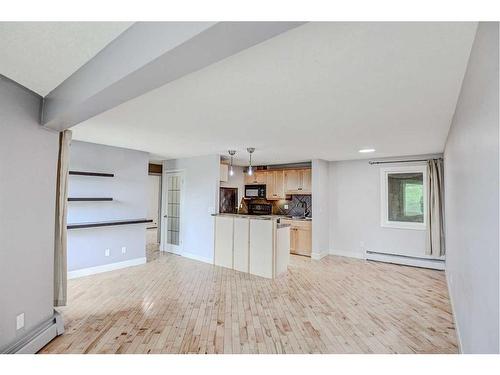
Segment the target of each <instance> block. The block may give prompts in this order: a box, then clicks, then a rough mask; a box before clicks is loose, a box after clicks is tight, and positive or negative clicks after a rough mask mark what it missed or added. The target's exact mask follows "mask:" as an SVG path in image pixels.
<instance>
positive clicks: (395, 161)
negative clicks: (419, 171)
mask: <svg viewBox="0 0 500 375" xmlns="http://www.w3.org/2000/svg"><path fill="white" fill-rule="evenodd" d="M429 160H443V158H430V159H413V160H386V161H373V160H370V161H369V162H368V164H370V165H375V164H392V163H414V162H418V161H429Z"/></svg>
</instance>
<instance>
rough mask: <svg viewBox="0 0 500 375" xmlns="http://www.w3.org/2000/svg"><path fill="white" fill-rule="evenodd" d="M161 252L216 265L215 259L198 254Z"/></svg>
mask: <svg viewBox="0 0 500 375" xmlns="http://www.w3.org/2000/svg"><path fill="white" fill-rule="evenodd" d="M161 251H164V252H166V253H170V254H175V255H179V256H181V257H184V258H189V259H193V260H197V261H199V262H203V263H209V264H214V260H213V259H211V258H206V257H202V256H200V255H198V254H193V253H190V252H188V251H183V252H181V253H173V252H171V251H167V250H161Z"/></svg>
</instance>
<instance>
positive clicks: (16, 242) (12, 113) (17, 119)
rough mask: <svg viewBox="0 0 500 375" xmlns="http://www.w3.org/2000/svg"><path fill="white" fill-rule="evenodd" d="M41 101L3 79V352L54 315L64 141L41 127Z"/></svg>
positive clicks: (0, 240) (0, 298)
mask: <svg viewBox="0 0 500 375" xmlns="http://www.w3.org/2000/svg"><path fill="white" fill-rule="evenodd" d="M40 101H41V98H40V97H39V96H38V95H36V94H34V93H32V92H30V91H28V90H27V89H25V88H23V87H21V86H18V85H17V84H15V83H14V82H12V81H10V80H8V79H5V78H4V77H2V76H0V176H1V177H0V351H1V350H2V349H4V348H6V347H8V346H10V345H11V344H13V343H14V342H16V341H17V340H19V339H20V338H22V337H23V336H25V335H27V334H28V333H29V332H30V331H31V330H32V329H34V328H36V327H37V326H38V325H39V324H41V323H43V322H44V321H46V320H47V319H49V318H50V317H51V316H52V314H53V279H54V273H53V264H54V223H55V213H54V212H55V197H56V169H57V153H58V148H59V146H58V138H59V135H58V133H55V132H50V131H47V130H44V129H43V128H41V127H40V126H39V125H38V116H39V110H40ZM23 312H24V314H25V327H24V329H21V330H19V331H16V315H18V314H20V313H23Z"/></svg>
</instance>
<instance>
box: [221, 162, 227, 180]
mask: <svg viewBox="0 0 500 375" xmlns="http://www.w3.org/2000/svg"><path fill="white" fill-rule="evenodd" d="M228 180H229V166H228V165H227V164H221V165H220V181H221V182H227V181H228Z"/></svg>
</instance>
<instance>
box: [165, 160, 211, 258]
mask: <svg viewBox="0 0 500 375" xmlns="http://www.w3.org/2000/svg"><path fill="white" fill-rule="evenodd" d="M219 164H220V156H219V155H207V156H198V157H192V158H184V159H173V160H166V161H164V162H163V175H164V179H163V191H164V192H163V202H164V203H166V201H167V200H166V198H165V190H166V187H167V183H166V180H165V174H166V173H167V172H169V171H178V170H179V171H183V172H184V205H185V206H184V207H183V214H184V217H183V218H181V235H182V246H183V255H185V256H187V257H191V258H195V259H199V260H202V261H205V262H212V261H213V247H214V218H213V217H212V216H211V214H214V213H217V211H218V209H219V178H220V177H219V175H220V166H219ZM162 216H163V215H162ZM162 227H163V228H165V225H164V223H162ZM163 243H164V235H163V233H162V244H163Z"/></svg>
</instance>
